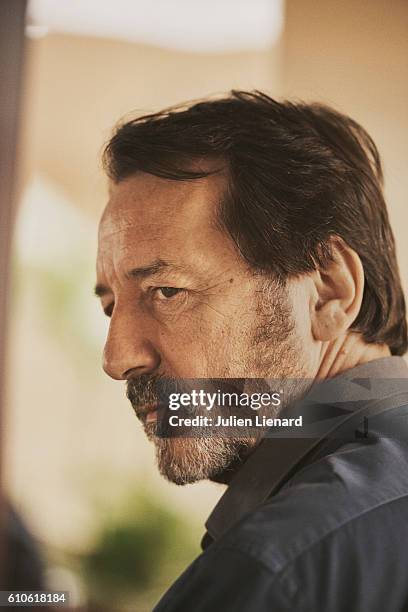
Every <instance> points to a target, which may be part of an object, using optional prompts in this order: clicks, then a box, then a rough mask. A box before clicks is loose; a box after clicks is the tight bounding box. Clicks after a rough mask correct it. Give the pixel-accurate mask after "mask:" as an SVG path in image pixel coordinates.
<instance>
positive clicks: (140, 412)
mask: <svg viewBox="0 0 408 612" xmlns="http://www.w3.org/2000/svg"><path fill="white" fill-rule="evenodd" d="M158 410H159V404H147V405H144V406H138V407H137V408H136V409H135V412H136V416H137V417H138V419H140V420H141V421H142V422H143V423H155V422H156V421H157V413H158Z"/></svg>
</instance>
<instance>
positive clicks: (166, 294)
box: [155, 287, 183, 300]
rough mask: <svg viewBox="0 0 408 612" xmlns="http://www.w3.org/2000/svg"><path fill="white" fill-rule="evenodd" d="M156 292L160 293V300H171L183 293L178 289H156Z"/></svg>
mask: <svg viewBox="0 0 408 612" xmlns="http://www.w3.org/2000/svg"><path fill="white" fill-rule="evenodd" d="M155 291H156V292H157V293H158V299H163V298H164V299H166V300H168V299H170V298H172V297H174V296H175V295H177V294H178V293H180V292H181V291H183V289H179V288H178V287H156V288H155Z"/></svg>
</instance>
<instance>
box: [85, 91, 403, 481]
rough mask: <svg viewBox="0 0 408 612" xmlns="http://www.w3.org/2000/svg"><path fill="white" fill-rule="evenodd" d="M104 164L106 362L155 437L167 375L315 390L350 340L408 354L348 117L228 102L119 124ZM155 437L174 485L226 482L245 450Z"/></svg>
mask: <svg viewBox="0 0 408 612" xmlns="http://www.w3.org/2000/svg"><path fill="white" fill-rule="evenodd" d="M105 166H106V169H107V172H108V174H109V176H110V179H111V184H110V200H109V203H108V205H107V207H106V209H105V212H104V214H103V217H102V220H101V224H100V232H99V251H98V286H97V293H98V295H100V296H101V299H102V304H103V307H104V310H105V312H106V314H107V315H108V316H110V317H111V324H110V329H109V335H108V339H107V343H106V347H105V365H104V367H105V370H106V371H107V373H108V374H109V375H110V376H112V377H113V378H116V379H120V380H127V381H128V395H129V397H130V399H131V401H132V403H133V405H134V407H135V410H136V412H137V413H138V414H139V416H140V418H141V419H142V420H143V422H144V424H145V427H146V430H147V432H148V434H149V435H152V434H153V433H154V428H155V424H154V419H153V412H150V409H151V408H153V407H154V406H155V402H156V401H157V393H156V391H155V385H156V384H157V381H158V380H160V379H162V378H168V379H175V380H178V379H186V378H225V379H230V378H238V379H251V378H280V379H281V378H291V379H295V378H299V379H301V378H311V379H313V378H315V377H316V376H318V373H319V371H320V368H321V363H322V360H323V358H324V356H325V355H328V354H329V353H330V352H333V350H334V348H335V347H336V346H337V347H340V346H341V343H342V339H343V338H344V337H345V336H347V335H349V334H350V333H354V334H355V335H357V336H358V337H359V338H361V339H362V341H363V342H364V343H365V344H368V345H370V344H372V345H384V346H388V347H389V349H390V351H391V353H393V354H397V355H398V354H402V353H404V352H405V350H406V345H407V337H406V335H407V334H406V322H405V307H404V298H403V294H402V291H401V287H400V282H399V278H398V269H397V264H396V258H395V249H394V241H393V236H392V232H391V229H390V226H389V222H388V217H387V213H386V207H385V202H384V198H383V195H382V189H381V182H382V173H381V166H380V161H379V157H378V153H377V150H376V148H375V145H374V143H373V142H372V141H371V139H370V137H369V136H368V135H367V133H366V132H365V131H364V130H363V129H362V128H361V127H360V126H359V125H358V124H356V123H355V122H353V121H352V120H351V119H349V118H347V117H344V116H343V115H340V114H338V113H336V112H335V111H333V110H330V109H328V108H326V107H324V106H318V105H306V104H292V103H289V102H284V103H278V102H276V101H275V100H273V99H271V98H269V97H268V96H266V95H264V94H261V93H245V92H233V93H232V94H231V96H229V97H227V98H224V99H221V100H213V101H208V102H202V103H198V104H195V105H191V106H189V107H184V108H177V109H170V110H169V111H164V112H162V113H157V114H155V115H150V116H147V117H141V118H139V119H135V120H134V121H130V122H128V123H126V124H124V125H122V126H121V127H119V128H118V130H117V131H116V133H115V135H114V136H113V138H112V139H111V141H110V142H109V144H108V146H107V148H106V150H105ZM152 437H153V436H152ZM155 442H156V447H157V450H158V455H159V465H160V469H161V470H162V472H163V473H164V474H166V475H167V477H169V478H170V479H172V480H174V481H176V482H187V481H189V482H191V481H193V480H197V479H199V478H205V477H216V476H217V474H218V473H219V472H222V471H223V470H225V469H228V466H229V465H230V464H231V463H232V462H233V461H234V460H236V459H237V457H239V456H240V454H243V453H245V452H246V448H247V446H248V441H245V440H239V439H236V440H232V439H202V440H201V439H196V438H195V439H188V438H174V439H159V438H155Z"/></svg>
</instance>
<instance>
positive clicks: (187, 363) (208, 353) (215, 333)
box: [160, 317, 236, 378]
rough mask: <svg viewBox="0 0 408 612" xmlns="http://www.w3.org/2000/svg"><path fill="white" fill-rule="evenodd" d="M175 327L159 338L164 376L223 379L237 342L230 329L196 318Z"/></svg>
mask: <svg viewBox="0 0 408 612" xmlns="http://www.w3.org/2000/svg"><path fill="white" fill-rule="evenodd" d="M175 327H176V326H175ZM175 327H173V329H172V330H171V331H170V330H169V329H168V330H166V331H163V332H162V333H161V334H160V344H161V347H160V348H161V355H162V366H163V370H164V372H165V373H167V374H169V375H173V376H177V377H179V378H207V377H214V378H217V377H219V378H222V377H223V376H225V372H226V370H227V366H228V363H229V362H230V360H231V352H232V351H233V350H234V349H233V347H234V346H235V342H236V339H235V338H234V337H233V336H232V330H231V329H229V328H227V327H226V326H225V324H224V325H221V324H220V322H218V324H217V323H216V322H214V321H213V322H212V323H210V322H209V321H207V320H203V319H200V318H198V317H189V318H188V320H187V319H186V320H184V322H183V325H180V328H178V329H176V328H175Z"/></svg>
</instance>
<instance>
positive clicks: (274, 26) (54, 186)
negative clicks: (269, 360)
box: [3, 0, 408, 612]
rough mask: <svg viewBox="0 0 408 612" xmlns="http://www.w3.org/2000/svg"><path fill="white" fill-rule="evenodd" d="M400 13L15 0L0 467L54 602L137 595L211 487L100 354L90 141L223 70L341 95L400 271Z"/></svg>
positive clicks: (393, 3)
mask: <svg viewBox="0 0 408 612" xmlns="http://www.w3.org/2000/svg"><path fill="white" fill-rule="evenodd" d="M407 32H408V3H407V2H406V1H405V0H370V2H365V1H360V2H358V1H357V2H356V0H325V1H320V2H319V1H316V0H286V2H285V1H284V0H205V1H204V0H115V1H112V0H31V1H30V2H29V3H28V8H27V12H26V26H25V50H24V51H25V61H24V70H23V81H22V104H21V106H22V110H21V117H20V129H19V140H18V163H17V167H18V179H19V180H18V202H17V204H18V206H17V210H16V221H15V228H14V234H13V242H12V251H11V253H12V255H11V286H10V309H9V313H10V314H9V328H8V342H7V361H6V363H7V370H6V372H7V377H6V384H5V390H6V401H5V414H4V415H3V462H4V466H3V479H4V488H5V490H6V493H7V496H8V498H9V499H10V500H11V501H12V503H13V505H14V508H15V509H16V510H17V511H18V512H19V513H20V516H21V517H22V518H23V520H24V522H25V524H26V525H27V526H28V528H29V529H30V530H31V532H32V533H33V534H34V536H35V539H36V541H37V542H38V543H39V546H40V547H41V551H42V555H43V558H44V560H45V563H46V567H47V575H46V580H47V585H48V586H49V588H60V589H66V590H70V591H71V603H72V607H73V609H78V610H80V609H82V610H105V609H106V610H109V611H110V612H115V611H118V612H121V611H125V610H130V609H131V610H138V611H140V612H143V611H145V610H151V608H152V605H153V603H154V602H156V601H157V599H158V598H159V596H160V594H161V593H162V592H163V591H164V590H165V589H166V587H167V586H168V585H169V584H170V583H171V582H172V580H173V579H174V578H175V577H176V576H177V575H179V574H180V572H181V571H182V569H183V568H184V567H185V566H186V565H187V564H188V562H189V561H190V560H192V559H193V558H194V557H195V556H196V555H197V554H198V553H199V542H200V538H201V535H202V533H203V523H204V521H205V519H206V517H207V516H208V514H209V512H210V511H211V509H212V507H213V506H214V504H215V503H216V501H217V499H218V498H219V497H220V495H221V494H222V492H223V488H222V487H221V486H219V485H215V484H210V483H199V484H196V485H191V486H188V487H176V486H175V485H171V484H169V483H167V482H166V481H164V480H163V479H162V478H161V477H160V476H159V475H158V474H157V471H156V467H155V461H154V454H153V448H152V446H151V445H150V444H149V443H148V442H147V441H146V439H145V436H144V434H143V432H142V431H141V429H140V427H139V425H138V423H137V420H136V418H135V416H134V414H133V411H132V409H131V407H130V405H129V403H128V402H127V400H126V399H125V396H124V386H123V385H122V384H120V383H118V382H114V381H111V380H110V379H108V378H107V377H106V376H105V375H104V374H103V372H102V370H101V367H100V363H101V351H102V347H103V343H104V338H105V334H106V331H107V322H106V320H105V318H104V316H103V314H102V312H101V309H100V306H99V304H98V302H97V300H96V299H95V298H93V296H92V289H93V285H94V282H95V273H94V260H95V251H96V230H97V222H98V217H99V215H100V214H101V211H102V209H103V207H104V204H105V202H106V179H105V177H104V175H103V173H102V171H101V167H100V152H101V149H102V147H103V144H104V143H105V142H106V140H107V139H108V138H109V135H110V133H111V131H112V128H113V126H114V124H115V122H117V121H118V120H119V119H120V118H121V117H123V116H124V115H129V116H132V115H134V114H139V113H146V112H151V111H154V110H159V109H161V108H162V107H164V106H167V105H170V104H173V103H177V102H181V101H185V100H188V99H192V98H200V97H203V96H207V95H209V94H219V93H222V92H225V91H228V90H230V89H232V88H241V89H253V88H257V89H261V90H264V91H266V92H268V93H269V94H271V95H272V96H274V97H279V98H280V97H291V98H298V99H304V100H317V101H323V102H327V103H329V104H331V105H333V106H335V107H336V108H337V109H338V110H340V111H343V112H345V113H348V114H350V115H351V116H352V117H353V118H355V119H356V120H357V121H359V122H360V123H361V124H362V125H363V126H364V127H365V128H366V129H367V130H368V131H369V133H370V134H371V135H372V136H373V138H374V140H375V141H376V143H377V145H378V148H379V150H380V153H381V154H382V158H383V162H384V166H385V177H386V194H387V201H388V206H389V212H390V216H391V222H392V225H393V228H394V231H395V235H396V241H397V245H398V254H399V262H400V268H401V275H402V277H403V282H404V283H405V279H406V277H407V272H408V244H407V240H406V225H407V221H408V213H407V205H406V194H407V193H408V173H407V163H408V136H407V134H408V111H407V108H408V78H407V77H408V37H407ZM10 61H12V58H11V59H10ZM404 234H405V235H404ZM405 286H406V284H405Z"/></svg>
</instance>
